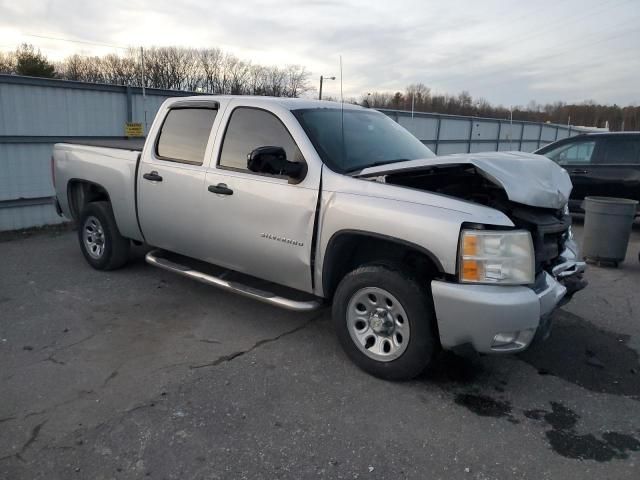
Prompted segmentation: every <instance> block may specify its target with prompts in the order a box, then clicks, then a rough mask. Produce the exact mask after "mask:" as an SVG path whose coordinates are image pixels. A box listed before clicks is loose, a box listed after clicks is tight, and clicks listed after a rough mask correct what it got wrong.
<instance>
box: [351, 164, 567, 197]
mask: <svg viewBox="0 0 640 480" xmlns="http://www.w3.org/2000/svg"><path fill="white" fill-rule="evenodd" d="M464 164H471V165H473V166H474V167H476V169H477V170H478V172H479V173H480V174H481V175H483V176H484V177H485V178H487V180H489V181H491V182H493V183H495V184H496V185H499V186H501V187H502V188H503V189H504V191H505V192H506V194H507V197H508V198H509V200H511V201H512V202H516V203H522V204H524V205H530V206H533V207H543V208H562V207H563V206H564V205H565V204H566V203H567V202H568V201H569V194H570V193H571V189H572V188H573V185H572V184H571V180H570V179H569V174H568V173H567V171H566V170H565V169H564V168H562V167H560V166H558V165H557V164H556V163H554V162H552V161H551V160H549V159H548V158H547V157H543V156H542V155H535V154H533V153H525V152H483V153H465V154H455V155H446V156H442V157H433V158H425V159H419V160H408V161H405V162H398V163H393V164H390V165H380V166H378V167H371V168H365V169H364V170H362V171H361V172H360V173H359V174H358V176H359V177H375V176H382V175H389V174H392V173H400V172H405V173H407V172H410V171H412V170H415V171H420V170H425V169H428V168H431V167H436V166H439V165H464Z"/></svg>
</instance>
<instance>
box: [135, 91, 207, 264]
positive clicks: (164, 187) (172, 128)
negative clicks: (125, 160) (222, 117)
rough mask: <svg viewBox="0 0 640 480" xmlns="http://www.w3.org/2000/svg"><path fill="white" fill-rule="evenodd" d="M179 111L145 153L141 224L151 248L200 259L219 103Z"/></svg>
mask: <svg viewBox="0 0 640 480" xmlns="http://www.w3.org/2000/svg"><path fill="white" fill-rule="evenodd" d="M174 105H177V106H175V107H171V108H170V109H169V111H168V112H167V114H166V116H165V117H164V119H163V122H162V125H161V126H160V128H159V130H158V132H157V133H156V134H155V139H156V141H155V144H154V145H148V146H146V147H145V151H144V153H143V159H142V162H141V163H140V167H139V172H138V212H139V220H140V225H141V228H142V232H143V234H144V237H145V240H146V242H147V243H148V244H149V245H153V246H155V247H160V248H163V249H166V250H169V251H172V252H176V253H180V254H183V255H187V256H190V257H198V256H199V254H200V253H201V247H202V231H203V228H202V221H203V219H202V217H201V215H202V195H203V191H204V190H205V189H204V187H203V185H204V179H205V169H206V166H205V165H204V163H205V162H204V160H205V158H206V154H207V152H209V151H210V148H211V147H210V145H211V143H212V142H211V141H210V139H211V138H212V137H213V133H212V132H213V131H214V128H213V127H214V125H215V124H216V118H217V113H218V103H217V102H211V103H209V104H206V103H203V102H198V103H197V104H194V105H197V106H193V107H191V106H189V103H188V102H187V101H185V102H182V103H177V104H174ZM154 128H155V126H154ZM152 133H153V132H152ZM150 138H153V136H152V137H150Z"/></svg>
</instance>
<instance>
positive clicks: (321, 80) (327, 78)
mask: <svg viewBox="0 0 640 480" xmlns="http://www.w3.org/2000/svg"><path fill="white" fill-rule="evenodd" d="M335 79H336V77H326V78H325V77H324V76H323V75H320V90H319V92H318V100H322V82H323V80H335Z"/></svg>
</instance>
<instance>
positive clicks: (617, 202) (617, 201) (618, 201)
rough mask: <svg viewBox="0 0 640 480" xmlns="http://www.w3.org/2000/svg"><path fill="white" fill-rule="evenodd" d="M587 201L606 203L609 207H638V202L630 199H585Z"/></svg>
mask: <svg viewBox="0 0 640 480" xmlns="http://www.w3.org/2000/svg"><path fill="white" fill-rule="evenodd" d="M584 199H585V200H588V201H590V202H597V203H606V204H609V205H637V204H638V201H637V200H631V199H630V198H616V197H585V198H584Z"/></svg>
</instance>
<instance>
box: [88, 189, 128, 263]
mask: <svg viewBox="0 0 640 480" xmlns="http://www.w3.org/2000/svg"><path fill="white" fill-rule="evenodd" d="M78 240H79V242H80V248H81V249H82V253H83V255H84V258H85V259H86V260H87V262H89V265H91V266H92V267H93V268H95V269H97V270H114V269H116V268H120V267H122V266H123V265H124V264H125V263H127V261H128V260H129V249H130V247H131V245H130V242H129V240H128V239H126V238H124V237H123V236H122V235H120V231H119V230H118V226H117V224H116V220H115V218H114V216H113V210H112V209H111V204H110V203H109V202H91V203H88V204H87V205H86V206H85V208H84V209H83V210H82V213H81V214H80V218H79V221H78Z"/></svg>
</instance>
